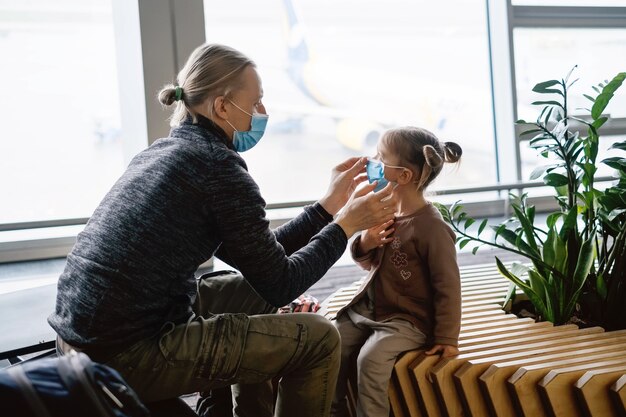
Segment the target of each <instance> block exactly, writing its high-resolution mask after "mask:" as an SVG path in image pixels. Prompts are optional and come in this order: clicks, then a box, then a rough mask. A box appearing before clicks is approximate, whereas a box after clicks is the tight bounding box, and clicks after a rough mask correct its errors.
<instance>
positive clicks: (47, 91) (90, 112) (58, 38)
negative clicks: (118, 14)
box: [0, 0, 124, 224]
mask: <svg viewBox="0 0 626 417" xmlns="http://www.w3.org/2000/svg"><path fill="white" fill-rule="evenodd" d="M0 56H2V65H0V79H2V80H3V83H4V87H3V89H2V90H3V93H2V99H1V100H0V120H1V123H0V160H1V162H0V195H2V201H3V203H2V204H0V224H3V223H16V222H27V221H35V220H36V221H39V220H49V219H61V218H75V217H87V216H89V215H91V213H92V211H93V209H94V208H95V207H96V205H97V203H98V202H99V200H100V199H101V198H102V197H103V196H104V193H105V192H106V191H107V190H108V188H110V187H111V185H112V184H113V182H114V181H115V179H116V178H117V177H118V176H119V175H120V173H121V172H122V169H123V166H124V161H123V155H122V147H121V141H120V117H119V104H118V94H117V91H118V90H117V77H116V63H115V51H114V36H113V25H112V19H111V4H110V0H56V1H54V2H50V1H47V0H30V1H27V0H21V1H11V0H1V1H0Z"/></svg>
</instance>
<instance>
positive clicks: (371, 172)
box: [365, 158, 405, 192]
mask: <svg viewBox="0 0 626 417" xmlns="http://www.w3.org/2000/svg"><path fill="white" fill-rule="evenodd" d="M387 168H399V169H405V168H404V167H399V166H394V165H387ZM365 172H366V173H367V179H368V181H369V183H370V184H371V183H373V182H374V181H378V184H376V187H375V188H374V192H378V191H380V190H382V189H383V188H385V187H386V186H387V184H389V181H388V180H387V178H385V163H384V162H382V161H379V160H377V159H372V158H367V164H366V165H365Z"/></svg>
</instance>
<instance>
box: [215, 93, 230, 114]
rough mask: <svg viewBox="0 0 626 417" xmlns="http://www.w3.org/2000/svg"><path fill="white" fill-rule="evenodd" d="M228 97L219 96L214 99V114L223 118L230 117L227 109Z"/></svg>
mask: <svg viewBox="0 0 626 417" xmlns="http://www.w3.org/2000/svg"><path fill="white" fill-rule="evenodd" d="M226 103H227V102H226V99H225V97H224V96H217V97H215V99H214V100H213V114H215V115H216V116H218V117H219V118H221V119H224V120H227V119H228V112H227V111H226Z"/></svg>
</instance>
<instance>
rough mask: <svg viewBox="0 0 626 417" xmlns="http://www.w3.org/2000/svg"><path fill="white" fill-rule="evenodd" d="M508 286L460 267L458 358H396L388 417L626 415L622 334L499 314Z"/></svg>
mask: <svg viewBox="0 0 626 417" xmlns="http://www.w3.org/2000/svg"><path fill="white" fill-rule="evenodd" d="M360 285H361V281H356V282H354V283H353V284H352V285H351V286H349V287H347V288H343V289H341V290H339V291H337V292H336V293H334V294H333V295H331V297H329V298H328V299H327V301H325V302H324V303H323V314H324V315H325V316H326V317H328V318H333V317H334V316H335V314H336V313H337V311H338V310H339V309H341V308H342V307H343V306H345V304H346V303H347V302H348V301H349V300H350V299H351V298H352V297H353V296H354V295H355V293H356V291H357V290H358V288H359V286H360ZM510 285H511V284H510V283H509V281H508V280H506V279H505V278H503V277H502V276H501V275H500V274H499V273H498V272H497V270H496V268H495V265H480V266H473V267H467V268H462V269H461V297H462V317H461V333H460V337H459V351H460V354H459V355H457V356H456V357H454V358H447V359H440V358H439V357H438V356H427V355H425V354H424V351H423V350H415V351H410V352H405V353H404V354H402V355H400V357H399V358H398V360H397V362H396V364H395V366H394V370H393V374H392V379H391V381H390V384H389V401H390V404H391V410H392V412H393V414H394V416H395V417H405V416H406V417H439V416H449V417H452V416H464V417H467V416H473V417H483V416H490V415H491V416H498V417H499V416H516V417H517V416H525V417H530V416H533V417H535V416H566V415H567V416H598V417H600V416H605V415H607V416H613V415H616V416H625V415H626V330H625V331H615V332H605V331H604V329H602V328H600V327H592V328H586V329H579V328H578V327H577V326H575V325H564V326H556V327H555V326H553V325H552V324H551V323H548V322H542V323H535V322H534V321H533V320H531V319H520V318H517V317H516V316H514V315H511V314H506V313H505V312H504V311H503V310H502V306H501V304H502V302H503V301H504V298H505V296H506V293H507V292H508V290H509V288H510ZM518 293H519V290H518ZM349 392H350V394H351V395H350V397H351V398H350V400H351V401H350V402H351V403H352V406H354V395H352V394H353V393H354V387H353V386H351V387H350V390H349ZM620 413H621V414H620ZM353 415H354V414H353Z"/></svg>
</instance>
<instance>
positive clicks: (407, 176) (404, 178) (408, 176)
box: [396, 168, 415, 185]
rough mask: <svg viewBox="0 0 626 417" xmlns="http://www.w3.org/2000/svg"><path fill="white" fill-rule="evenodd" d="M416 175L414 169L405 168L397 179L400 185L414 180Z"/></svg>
mask: <svg viewBox="0 0 626 417" xmlns="http://www.w3.org/2000/svg"><path fill="white" fill-rule="evenodd" d="M414 177H415V176H414V175H413V171H411V170H410V169H408V168H403V169H402V172H401V173H400V175H398V179H397V180H396V182H397V183H398V184H400V185H405V184H408V183H410V182H413V178H414Z"/></svg>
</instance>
